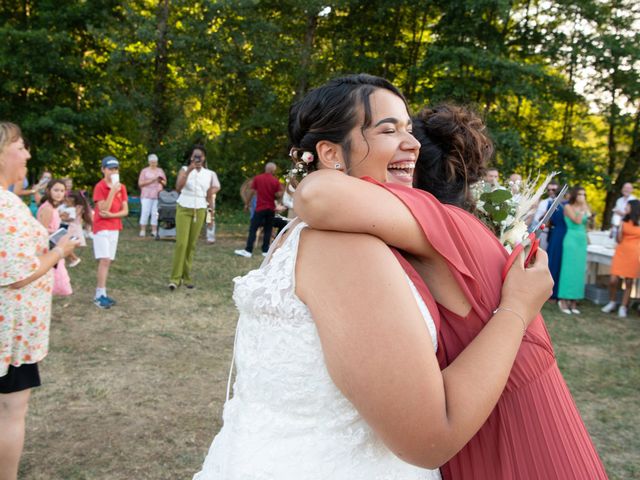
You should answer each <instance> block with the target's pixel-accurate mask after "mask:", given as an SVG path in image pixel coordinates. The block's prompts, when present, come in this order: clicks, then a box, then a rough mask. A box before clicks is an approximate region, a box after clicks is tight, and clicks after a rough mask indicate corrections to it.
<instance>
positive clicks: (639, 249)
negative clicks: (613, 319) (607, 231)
mask: <svg viewBox="0 0 640 480" xmlns="http://www.w3.org/2000/svg"><path fill="white" fill-rule="evenodd" d="M627 209H628V212H629V213H628V214H627V216H626V217H624V220H623V223H622V228H620V229H618V242H620V243H618V246H617V247H616V253H615V254H614V255H613V260H612V261H611V277H610V279H609V303H607V304H606V305H605V306H604V307H603V308H602V311H603V312H604V313H610V312H613V311H614V310H615V309H616V307H617V306H618V304H617V302H616V299H617V296H618V283H619V280H620V279H623V280H624V294H623V295H622V303H621V305H620V307H619V308H618V316H619V317H623V318H624V317H626V316H627V309H628V308H629V300H630V299H631V288H632V287H633V281H634V280H635V279H636V278H639V277H640V225H638V224H639V223H640V200H630V201H629V203H628V204H627Z"/></svg>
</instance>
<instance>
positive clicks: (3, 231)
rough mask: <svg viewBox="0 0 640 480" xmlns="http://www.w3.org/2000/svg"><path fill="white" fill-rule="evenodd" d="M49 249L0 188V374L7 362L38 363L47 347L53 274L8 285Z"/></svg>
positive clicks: (27, 215)
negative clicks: (16, 286) (27, 283)
mask: <svg viewBox="0 0 640 480" xmlns="http://www.w3.org/2000/svg"><path fill="white" fill-rule="evenodd" d="M48 250H49V235H48V233H47V230H46V228H44V227H43V226H42V225H41V224H40V223H39V222H38V221H37V220H36V219H35V218H33V215H31V212H30V211H29V208H28V207H27V206H26V205H25V204H24V203H22V201H21V200H20V199H19V198H18V197H17V196H16V195H14V194H13V193H11V192H9V191H7V190H5V189H3V188H0V377H3V376H5V375H6V374H7V370H8V369H9V365H13V366H14V367H18V366H20V365H22V364H25V363H36V362H38V361H40V360H42V359H43V358H44V357H45V356H46V355H47V352H48V350H49V321H50V319H51V290H52V287H53V273H52V272H51V270H49V271H48V272H47V273H46V274H44V275H43V276H42V277H40V278H39V279H37V280H35V281H34V282H31V283H30V284H29V285H26V286H24V287H22V288H18V289H12V288H9V285H11V284H13V283H15V282H18V281H20V280H23V279H25V278H28V277H29V276H31V275H32V274H33V273H34V272H35V271H36V270H37V269H38V267H39V266H40V258H39V257H40V255H43V254H45V253H47V252H48Z"/></svg>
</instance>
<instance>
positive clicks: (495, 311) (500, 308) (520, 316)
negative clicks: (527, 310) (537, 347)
mask: <svg viewBox="0 0 640 480" xmlns="http://www.w3.org/2000/svg"><path fill="white" fill-rule="evenodd" d="M500 310H504V311H505V312H511V313H513V314H514V315H515V316H516V317H518V318H519V319H520V321H521V322H522V336H523V337H524V335H525V333H527V322H525V321H524V317H523V316H522V315H520V314H519V313H518V312H516V311H515V310H512V309H510V308H507V307H498V308H496V309H495V310H494V311H493V314H494V315H495V314H496V313H498V312H499V311H500Z"/></svg>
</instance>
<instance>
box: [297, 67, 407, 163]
mask: <svg viewBox="0 0 640 480" xmlns="http://www.w3.org/2000/svg"><path fill="white" fill-rule="evenodd" d="M380 88H381V89H385V90H389V91H390V92H392V93H394V94H395V95H397V96H398V97H399V98H401V99H402V101H404V102H405V105H406V100H405V99H404V97H403V96H402V94H401V93H400V91H399V90H398V89H397V88H396V87H394V86H393V85H392V84H391V83H390V82H389V81H387V80H385V79H384V78H381V77H375V76H373V75H367V74H364V73H361V74H358V75H348V76H346V77H341V78H336V79H333V80H331V81H330V82H328V83H326V84H324V85H322V86H321V87H318V88H316V89H314V90H311V91H310V92H309V93H307V94H306V95H305V96H304V98H303V99H302V100H300V101H298V102H296V103H294V104H293V105H292V106H291V108H290V109H289V140H290V141H291V145H292V148H291V153H290V155H291V157H292V159H293V161H294V163H295V165H296V169H302V170H303V172H298V173H303V174H306V173H307V172H310V171H313V170H316V169H317V162H318V152H317V151H316V145H317V144H318V142H320V141H322V140H327V141H330V142H333V143H335V144H338V145H340V146H341V147H342V148H343V149H344V152H345V155H346V158H345V161H346V163H347V165H346V167H347V169H348V168H349V165H350V158H349V151H350V144H349V132H351V130H352V129H353V128H354V127H355V126H356V124H357V122H358V119H359V115H358V113H359V110H358V109H359V108H360V106H361V105H362V109H363V111H364V122H363V124H362V126H361V129H362V130H364V129H365V128H367V127H369V126H370V125H371V121H372V119H371V104H370V101H369V97H370V96H371V94H372V93H373V92H374V91H376V90H377V89H380ZM309 154H311V155H312V157H311V156H310V155H309ZM303 156H304V160H303Z"/></svg>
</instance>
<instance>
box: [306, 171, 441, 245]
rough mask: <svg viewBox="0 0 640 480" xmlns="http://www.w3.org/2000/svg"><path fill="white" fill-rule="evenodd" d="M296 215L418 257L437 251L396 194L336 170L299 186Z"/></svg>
mask: <svg viewBox="0 0 640 480" xmlns="http://www.w3.org/2000/svg"><path fill="white" fill-rule="evenodd" d="M294 205H295V208H296V214H297V215H298V216H299V217H300V218H301V219H302V220H303V221H304V222H305V223H307V224H309V225H310V226H312V227H313V228H317V229H320V230H334V231H337V232H353V233H368V234H370V235H375V236H376V237H378V238H380V239H382V240H383V241H384V242H385V243H386V244H388V245H392V246H394V247H397V248H400V249H402V250H404V251H406V252H409V253H411V254H413V255H416V256H421V257H431V256H433V254H434V252H433V249H432V247H431V244H430V243H429V242H428V240H427V238H426V237H425V235H424V233H423V232H422V228H421V227H420V225H419V224H418V222H417V221H416V219H415V218H414V217H413V215H412V214H411V212H410V211H409V209H408V208H407V207H406V206H405V205H404V204H403V203H402V201H401V200H400V199H398V198H397V197H396V196H395V195H394V194H392V193H391V192H389V191H387V190H385V189H384V188H380V187H379V186H378V185H374V184H372V183H369V182H365V181H363V180H360V179H358V178H354V177H349V176H348V175H345V174H344V173H341V172H337V171H333V170H320V171H317V172H314V173H312V174H310V175H308V176H307V177H305V178H304V179H303V180H302V181H301V182H300V185H298V187H297V189H296V192H295V197H294Z"/></svg>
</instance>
